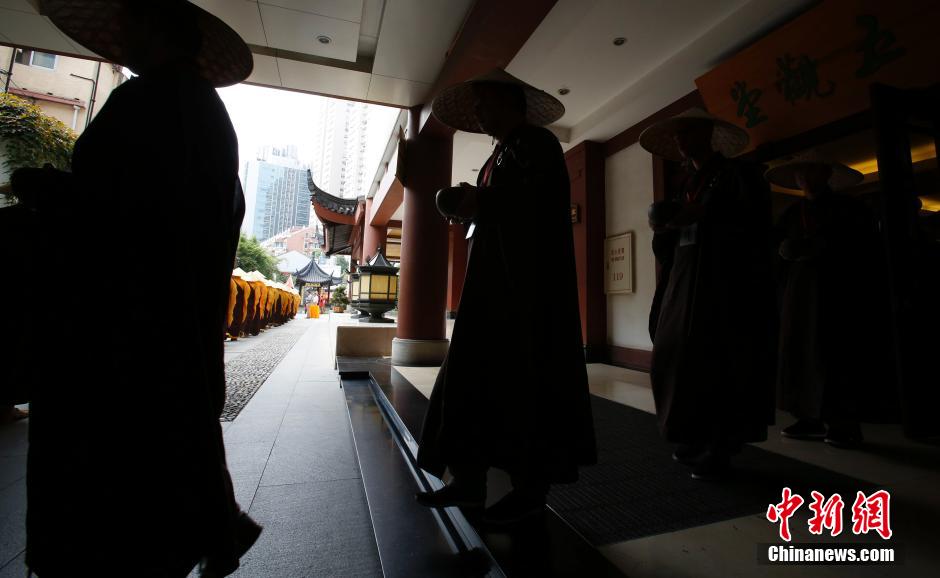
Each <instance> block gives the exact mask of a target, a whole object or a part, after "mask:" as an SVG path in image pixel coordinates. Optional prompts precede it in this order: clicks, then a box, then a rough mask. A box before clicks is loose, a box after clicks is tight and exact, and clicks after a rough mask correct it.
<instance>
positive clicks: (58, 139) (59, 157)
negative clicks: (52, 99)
mask: <svg viewBox="0 0 940 578" xmlns="http://www.w3.org/2000/svg"><path fill="white" fill-rule="evenodd" d="M75 139H76V135H75V133H74V132H73V131H72V129H70V128H69V127H67V126H66V125H65V124H63V123H62V122H61V121H59V120H58V119H55V118H52V117H50V116H47V115H46V114H44V113H43V112H42V109H40V108H39V107H38V106H36V105H34V104H30V103H29V102H28V101H26V100H24V99H22V98H20V97H18V96H15V95H12V94H10V93H2V94H0V141H2V142H3V145H4V152H5V153H6V162H5V163H4V165H5V166H4V167H3V168H4V169H5V170H7V171H8V172H10V173H12V172H13V171H14V170H16V169H18V168H22V167H42V166H43V165H45V164H47V163H48V164H50V165H52V166H54V167H55V168H57V169H61V170H68V169H69V167H70V166H71V164H72V148H73V147H74V146H75Z"/></svg>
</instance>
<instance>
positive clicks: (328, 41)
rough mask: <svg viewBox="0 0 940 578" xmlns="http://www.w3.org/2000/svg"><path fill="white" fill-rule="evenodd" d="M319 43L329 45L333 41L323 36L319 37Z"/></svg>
mask: <svg viewBox="0 0 940 578" xmlns="http://www.w3.org/2000/svg"><path fill="white" fill-rule="evenodd" d="M317 41H318V42H319V43H320V44H329V43H330V42H333V39H332V38H330V37H329V36H327V35H326V34H321V35H319V36H317Z"/></svg>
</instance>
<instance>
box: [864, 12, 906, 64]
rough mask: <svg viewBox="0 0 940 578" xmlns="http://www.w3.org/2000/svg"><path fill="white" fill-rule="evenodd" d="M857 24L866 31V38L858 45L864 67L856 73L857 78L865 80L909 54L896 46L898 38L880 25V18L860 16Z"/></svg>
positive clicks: (867, 15) (904, 49)
mask: <svg viewBox="0 0 940 578" xmlns="http://www.w3.org/2000/svg"><path fill="white" fill-rule="evenodd" d="M855 22H856V23H857V24H858V25H859V26H861V27H862V28H864V29H865V38H864V39H863V40H862V41H861V42H860V43H859V44H858V49H857V50H858V52H861V53H862V65H861V66H860V67H859V68H858V70H856V71H855V76H856V77H857V78H865V77H866V76H870V75H872V74H874V73H875V72H877V71H878V69H879V68H881V67H882V66H884V65H885V64H888V63H889V62H891V61H892V60H896V59H898V58H900V57H902V56H904V54H905V53H906V52H907V49H906V48H904V47H903V46H895V45H894V43H895V42H897V38H896V37H895V36H894V33H893V32H891V31H890V30H888V29H886V28H884V29H883V28H881V26H880V25H879V24H878V17H877V16H873V15H871V14H860V15H858V17H856V18H855Z"/></svg>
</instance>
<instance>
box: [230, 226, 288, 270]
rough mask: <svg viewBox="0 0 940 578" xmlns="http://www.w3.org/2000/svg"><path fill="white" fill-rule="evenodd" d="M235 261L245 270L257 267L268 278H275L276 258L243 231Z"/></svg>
mask: <svg viewBox="0 0 940 578" xmlns="http://www.w3.org/2000/svg"><path fill="white" fill-rule="evenodd" d="M235 261H236V263H235V264H236V265H237V266H238V267H241V268H242V269H244V270H245V271H247V272H251V271H254V270H255V269H257V270H258V271H261V273H262V274H263V275H264V276H265V277H267V278H268V279H272V280H277V275H278V272H277V258H275V257H274V255H271V254H270V253H268V252H267V251H266V250H265V249H264V247H262V246H261V244H260V243H258V240H257V239H255V238H254V237H246V236H245V235H244V233H243V234H242V235H241V237H240V238H239V240H238V252H237V253H236V255H235Z"/></svg>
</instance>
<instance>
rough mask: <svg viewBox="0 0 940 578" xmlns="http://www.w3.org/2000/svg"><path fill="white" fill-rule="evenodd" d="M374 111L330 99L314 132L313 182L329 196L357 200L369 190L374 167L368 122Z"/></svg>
mask: <svg viewBox="0 0 940 578" xmlns="http://www.w3.org/2000/svg"><path fill="white" fill-rule="evenodd" d="M372 109H374V107H370V106H369V105H368V104H365V103H361V102H349V101H340V100H335V99H330V100H328V101H327V102H326V103H325V104H324V114H323V116H322V117H321V118H320V121H319V122H318V124H317V126H316V127H315V131H314V135H313V136H314V143H313V145H314V147H313V148H314V150H313V160H312V162H311V167H310V169H311V171H312V172H313V179H314V181H316V183H317V185H318V186H319V187H320V188H322V189H323V190H325V191H328V192H329V193H330V194H333V195H337V196H339V197H345V198H349V197H357V196H359V195H362V194H364V193H365V192H366V189H368V184H369V180H370V179H371V178H372V173H374V172H375V167H371V168H370V167H367V166H366V164H367V159H368V158H369V154H368V153H369V139H368V136H369V122H370V117H371V116H372V114H373V112H372Z"/></svg>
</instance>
